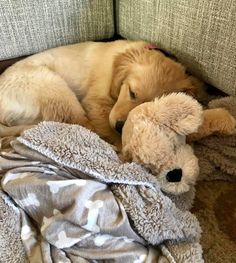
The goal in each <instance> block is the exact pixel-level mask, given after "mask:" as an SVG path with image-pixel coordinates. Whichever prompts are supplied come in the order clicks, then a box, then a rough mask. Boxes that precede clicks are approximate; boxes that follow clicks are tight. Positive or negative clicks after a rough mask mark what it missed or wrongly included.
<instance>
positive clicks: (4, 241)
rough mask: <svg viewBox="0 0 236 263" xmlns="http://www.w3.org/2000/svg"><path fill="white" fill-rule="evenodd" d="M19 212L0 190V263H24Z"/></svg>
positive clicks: (24, 255) (24, 256)
mask: <svg viewBox="0 0 236 263" xmlns="http://www.w3.org/2000/svg"><path fill="white" fill-rule="evenodd" d="M20 218H21V216H20V211H19V209H18V208H17V207H16V206H15V205H14V204H13V202H12V200H11V199H10V198H9V197H8V196H7V195H6V194H5V193H4V192H3V191H2V190H0V262H1V263H6V262H7V263H26V262H28V260H26V254H25V249H24V246H23V243H22V240H21V237H20V232H21V220H20Z"/></svg>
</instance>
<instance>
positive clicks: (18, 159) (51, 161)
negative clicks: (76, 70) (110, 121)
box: [0, 122, 203, 263]
mask: <svg viewBox="0 0 236 263" xmlns="http://www.w3.org/2000/svg"><path fill="white" fill-rule="evenodd" d="M12 147H13V151H12V152H8V153H7V152H5V153H1V158H0V167H1V169H2V174H4V176H3V179H2V188H3V190H4V191H5V192H6V193H7V194H8V196H10V197H11V198H12V199H13V200H14V202H15V204H16V206H17V207H18V208H19V210H20V212H21V239H22V241H23V244H24V248H25V251H26V253H27V258H28V260H29V261H30V262H73V263H74V262H127V263H129V262H136V263H138V262H163V261H162V260H167V262H203V260H202V251H201V246H200V245H199V238H200V231H201V230H200V226H199V223H198V221H197V219H196V218H195V216H194V215H192V214H191V213H190V212H189V211H188V209H189V208H190V206H191V204H192V200H193V197H194V189H192V191H190V192H188V193H186V194H184V195H182V196H178V197H175V196H167V195H165V194H164V193H163V192H162V191H161V190H160V188H159V183H158V181H157V179H156V178H155V177H154V176H152V175H151V174H149V173H148V172H147V171H146V170H145V169H144V168H142V167H141V166H139V165H137V164H134V163H131V164H129V163H126V164H123V163H121V162H120V161H119V159H118V157H117V155H116V153H115V152H114V151H113V149H112V148H111V146H110V145H109V144H107V143H106V142H104V141H103V140H101V139H100V138H99V137H98V136H97V135H95V134H94V133H91V132H89V131H88V130H86V129H84V128H82V127H80V126H78V125H67V124H61V123H55V122H44V123H41V124H40V125H38V126H37V127H36V128H33V129H31V130H28V131H27V132H25V134H24V135H23V136H21V137H19V138H18V140H17V141H15V142H14V143H13V144H12ZM16 252H17V251H16ZM5 256H6V255H4V254H1V262H14V259H12V261H9V260H8V261H5V260H6V257H5Z"/></svg>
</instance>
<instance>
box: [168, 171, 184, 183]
mask: <svg viewBox="0 0 236 263" xmlns="http://www.w3.org/2000/svg"><path fill="white" fill-rule="evenodd" d="M181 178H182V169H174V170H172V171H169V172H168V173H167V175H166V179H167V181H168V182H173V183H174V182H180V181H181Z"/></svg>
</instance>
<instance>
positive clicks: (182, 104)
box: [122, 93, 203, 194]
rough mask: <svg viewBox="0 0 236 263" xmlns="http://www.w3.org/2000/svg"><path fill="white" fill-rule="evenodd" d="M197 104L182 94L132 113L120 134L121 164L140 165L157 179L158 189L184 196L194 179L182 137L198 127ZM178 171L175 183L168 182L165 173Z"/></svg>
mask: <svg viewBox="0 0 236 263" xmlns="http://www.w3.org/2000/svg"><path fill="white" fill-rule="evenodd" d="M202 113H203V112H202V108H201V106H200V104H199V103H198V102H197V101H196V100H194V99H192V98H191V97H190V96H187V95H185V94H183V93H178V94H175V93H173V94H170V95H167V96H163V97H161V98H159V99H155V101H153V102H147V103H144V104H142V105H139V106H138V107H136V108H135V109H133V110H132V111H131V112H130V113H129V115H128V118H127V121H126V123H125V125H124V128H123V133H122V146H123V148H122V149H123V150H122V155H123V158H124V159H125V160H129V161H135V162H137V163H140V164H142V165H144V166H145V167H146V168H147V169H149V170H150V171H151V172H152V173H153V174H154V175H156V176H158V179H159V181H160V186H161V188H162V189H163V190H164V191H166V192H169V193H173V194H180V193H183V192H187V191H189V189H190V186H191V185H193V184H194V183H195V181H196V179H197V176H198V172H199V167H198V160H197V157H196V156H195V155H194V153H193V150H192V148H191V146H190V145H188V144H186V141H185V138H186V135H188V134H190V133H193V132H195V131H197V130H198V127H199V126H200V125H201V124H202ZM175 169H181V171H182V178H181V180H180V181H179V182H169V181H168V180H167V174H168V172H169V171H173V170H175Z"/></svg>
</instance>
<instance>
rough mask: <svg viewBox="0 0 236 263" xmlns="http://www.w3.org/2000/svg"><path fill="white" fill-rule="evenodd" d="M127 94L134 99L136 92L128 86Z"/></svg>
mask: <svg viewBox="0 0 236 263" xmlns="http://www.w3.org/2000/svg"><path fill="white" fill-rule="evenodd" d="M129 95H130V98H131V99H132V100H135V99H136V97H137V96H136V94H135V92H133V91H132V90H131V88H129Z"/></svg>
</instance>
